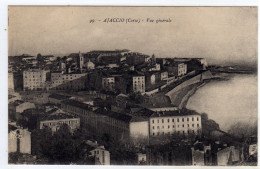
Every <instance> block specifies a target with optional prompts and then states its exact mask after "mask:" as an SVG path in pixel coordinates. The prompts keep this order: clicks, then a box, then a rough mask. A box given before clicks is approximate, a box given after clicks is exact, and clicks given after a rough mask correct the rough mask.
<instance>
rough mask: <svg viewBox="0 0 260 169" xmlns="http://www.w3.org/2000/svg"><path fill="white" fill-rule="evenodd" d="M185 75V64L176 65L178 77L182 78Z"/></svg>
mask: <svg viewBox="0 0 260 169" xmlns="http://www.w3.org/2000/svg"><path fill="white" fill-rule="evenodd" d="M185 74H187V64H185V63H180V64H178V76H183V75H185Z"/></svg>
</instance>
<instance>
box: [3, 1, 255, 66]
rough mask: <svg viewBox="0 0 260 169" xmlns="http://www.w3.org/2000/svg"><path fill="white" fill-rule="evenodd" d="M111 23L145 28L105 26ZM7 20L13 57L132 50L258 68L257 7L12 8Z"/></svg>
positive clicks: (116, 25) (10, 51)
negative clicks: (160, 20) (132, 21)
mask: <svg viewBox="0 0 260 169" xmlns="http://www.w3.org/2000/svg"><path fill="white" fill-rule="evenodd" d="M106 18H124V19H125V20H126V19H128V18H132V19H140V21H141V20H143V22H140V23H125V22H119V23H106V22H102V21H103V20H105V19H106ZM147 18H150V19H153V20H154V21H155V22H156V20H157V19H170V20H171V22H167V23H155V22H146V21H147ZM91 19H94V20H95V22H94V23H90V20H91ZM8 20H9V22H8V55H9V56H13V55H21V54H30V55H34V56H36V55H37V54H38V53H41V54H42V55H47V54H54V55H66V54H69V53H74V52H79V51H81V52H88V51H90V50H114V49H129V50H131V51H135V52H141V53H144V54H148V55H152V54H155V56H156V57H203V58H206V59H207V61H208V62H209V64H222V65H227V64H246V65H256V64H257V55H258V51H257V46H258V44H257V40H258V36H257V26H258V23H257V8H256V7H82V6H81V7H79V6H78V7H65V6H63V7H61V6H59V7H58V6H56V7H48V6H45V7H37V6H31V7H28V6H27V7H26V6H24V7H18V6H9V9H8ZM97 20H101V21H100V22H98V21H97Z"/></svg>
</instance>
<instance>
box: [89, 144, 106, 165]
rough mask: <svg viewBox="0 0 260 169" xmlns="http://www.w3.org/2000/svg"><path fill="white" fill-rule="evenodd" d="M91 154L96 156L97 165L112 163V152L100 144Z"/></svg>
mask: <svg viewBox="0 0 260 169" xmlns="http://www.w3.org/2000/svg"><path fill="white" fill-rule="evenodd" d="M90 153H91V156H94V157H95V164H96V165H110V153H109V151H107V150H106V149H105V147H104V146H98V147H96V148H95V149H93V150H91V151H90Z"/></svg>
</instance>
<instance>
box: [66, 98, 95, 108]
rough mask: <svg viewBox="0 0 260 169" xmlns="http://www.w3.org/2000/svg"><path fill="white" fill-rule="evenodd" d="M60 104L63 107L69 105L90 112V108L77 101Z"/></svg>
mask: <svg viewBox="0 0 260 169" xmlns="http://www.w3.org/2000/svg"><path fill="white" fill-rule="evenodd" d="M62 103H63V104H65V105H71V106H75V107H79V108H82V109H86V110H92V109H91V108H92V106H90V105H88V104H85V103H82V102H80V101H77V100H64V101H63V102H62Z"/></svg>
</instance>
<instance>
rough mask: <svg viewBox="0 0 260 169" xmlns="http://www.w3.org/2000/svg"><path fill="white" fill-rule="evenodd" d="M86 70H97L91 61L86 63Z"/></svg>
mask: <svg viewBox="0 0 260 169" xmlns="http://www.w3.org/2000/svg"><path fill="white" fill-rule="evenodd" d="M85 68H86V69H87V70H93V69H95V64H94V63H93V62H91V61H90V60H88V61H87V62H86V63H85Z"/></svg>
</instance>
